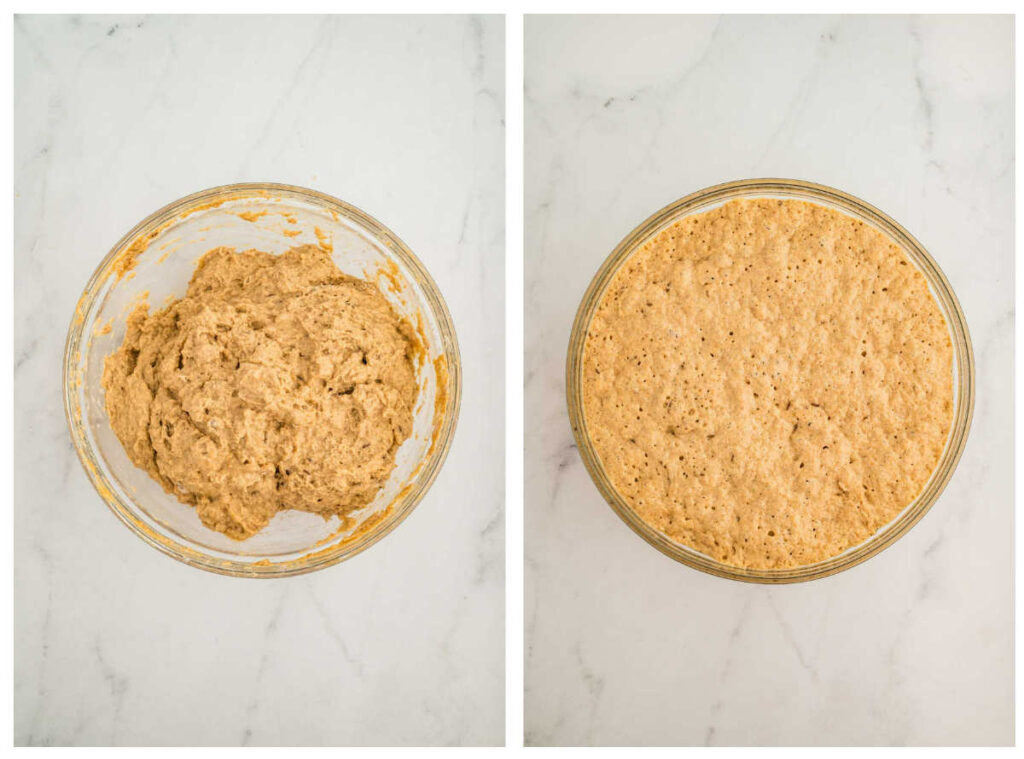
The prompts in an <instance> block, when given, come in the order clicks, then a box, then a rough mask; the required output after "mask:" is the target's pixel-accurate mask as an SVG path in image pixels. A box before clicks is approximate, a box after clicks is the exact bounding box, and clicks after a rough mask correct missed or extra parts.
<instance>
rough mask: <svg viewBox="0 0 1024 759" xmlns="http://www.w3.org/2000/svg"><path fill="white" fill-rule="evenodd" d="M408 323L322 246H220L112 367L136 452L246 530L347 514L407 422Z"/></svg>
mask: <svg viewBox="0 0 1024 759" xmlns="http://www.w3.org/2000/svg"><path fill="white" fill-rule="evenodd" d="M420 350H421V346H420V344H419V341H418V340H417V339H416V336H415V331H414V330H413V329H412V328H411V327H410V325H409V324H408V322H405V321H403V320H401V319H399V317H398V316H397V315H396V314H395V312H394V311H393V310H392V308H391V306H390V305H389V304H388V302H387V300H386V299H385V298H384V296H383V295H382V294H381V292H380V291H379V290H378V289H377V288H376V287H375V286H374V285H372V284H370V283H368V282H364V281H361V280H358V279H355V278H353V277H349V276H346V275H345V274H342V273H341V272H340V271H339V270H338V268H337V267H336V266H335V265H334V263H333V262H332V261H331V258H330V256H329V255H328V254H327V253H326V252H325V251H323V250H321V249H319V248H317V247H314V246H311V245H305V246H301V247H298V248H294V249H292V250H290V251H288V252H287V253H285V254H283V255H281V256H273V255H270V254H268V253H263V252H260V251H256V250H250V251H246V252H244V253H237V252H235V251H234V250H233V249H231V248H215V249H213V250H211V251H210V252H208V253H207V254H206V255H205V256H203V258H202V259H201V260H200V262H199V264H198V266H197V267H196V270H195V273H194V274H193V276H192V280H191V282H190V283H189V287H188V291H187V293H186V295H185V297H184V298H182V299H181V300H177V301H174V302H173V303H171V304H170V305H169V306H167V307H166V308H163V309H161V310H160V311H157V312H155V313H153V314H149V313H148V309H147V308H146V307H145V306H144V305H143V306H140V307H139V308H137V309H136V310H135V312H134V313H133V314H132V315H131V316H130V317H129V319H128V324H127V332H126V335H125V338H124V342H123V344H122V345H121V347H120V348H119V349H118V350H117V351H116V352H114V353H113V354H111V355H110V356H108V357H107V359H106V364H105V366H104V372H103V388H104V390H105V391H106V408H107V413H108V415H109V417H110V423H111V426H112V427H113V429H114V432H115V433H116V434H117V436H118V438H119V439H120V440H121V443H122V444H123V445H124V448H125V450H126V451H127V452H128V455H129V457H130V458H131V460H132V461H133V462H134V463H135V464H136V465H137V466H139V467H141V468H143V469H145V470H146V471H147V472H149V474H150V475H151V476H152V477H153V478H154V479H156V480H157V481H158V482H159V483H160V484H161V485H162V486H163V487H164V489H165V490H167V492H169V493H173V494H174V495H175V496H177V497H178V499H179V500H181V501H183V502H184V503H187V504H191V505H194V506H195V508H196V511H197V512H198V514H199V518H200V519H201V520H202V522H203V524H205V525H206V526H207V527H209V528H211V529H214V530H219V531H220V532H223V533H225V534H226V535H228V536H229V537H232V538H235V539H244V538H247V537H249V536H251V535H253V534H254V533H256V532H257V531H259V530H260V529H262V528H263V527H265V526H266V525H267V523H268V522H269V521H270V519H271V518H272V517H273V516H274V515H275V514H276V513H277V512H278V511H281V510H282V509H299V510H301V511H309V512H313V513H316V514H320V515H322V516H323V517H325V518H327V517H329V516H331V515H335V514H336V515H339V516H344V515H346V514H348V513H349V512H351V511H353V510H355V509H357V508H360V507H362V506H365V505H366V504H368V503H370V502H371V501H372V500H373V498H374V497H375V495H376V493H377V492H378V490H379V489H380V488H381V486H382V485H383V484H384V482H385V481H386V480H387V478H388V476H389V475H390V473H391V471H392V469H393V468H394V466H395V454H396V451H397V450H398V447H399V446H400V445H401V444H402V442H403V441H404V440H405V439H406V438H408V437H409V435H410V433H411V431H412V422H413V406H414V405H415V402H416V396H417V390H418V385H417V381H416V369H415V360H416V357H417V354H418V352H419V351H420Z"/></svg>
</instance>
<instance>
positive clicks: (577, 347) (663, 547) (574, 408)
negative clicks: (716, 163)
mask: <svg viewBox="0 0 1024 759" xmlns="http://www.w3.org/2000/svg"><path fill="white" fill-rule="evenodd" d="M735 198H797V199H800V200H806V201H810V202H812V203H817V204H819V205H823V206H827V207H829V208H833V209H835V210H838V211H841V212H843V213H845V214H848V215H849V216H853V217H854V218H857V219H860V220H862V221H864V222H865V223H867V224H870V225H871V226H873V227H875V228H876V229H878V230H880V231H881V232H882V233H883V234H885V235H886V236H887V237H889V238H890V239H891V240H892V241H893V242H894V243H896V244H897V245H899V246H900V248H901V249H902V250H903V251H904V252H905V253H906V255H907V258H908V259H909V260H910V261H911V263H913V264H914V265H915V266H916V267H917V268H918V269H919V270H920V271H921V272H922V274H924V276H925V277H926V278H927V280H928V286H929V289H930V291H931V293H932V295H933V296H934V298H935V301H936V302H937V303H938V305H939V308H940V309H941V310H942V313H943V315H944V316H945V319H946V324H947V325H948V327H949V333H950V339H951V340H952V343H953V363H954V366H953V377H951V378H950V379H951V381H952V382H953V383H954V389H953V402H954V410H953V423H952V425H951V427H950V433H949V437H948V439H947V441H946V446H945V449H944V450H943V453H942V457H941V458H940V459H939V463H938V465H937V466H936V467H935V470H934V471H933V472H932V475H931V477H930V479H929V480H928V482H927V484H926V485H925V487H924V489H923V490H922V491H921V493H920V494H919V495H918V497H917V498H916V499H915V500H914V501H913V502H912V503H910V504H909V505H908V506H907V507H906V508H904V509H903V511H902V512H900V514H899V515H898V516H897V517H896V518H895V519H893V520H892V521H891V522H889V524H887V525H885V526H884V527H883V528H882V529H880V530H879V531H878V532H876V533H875V534H874V535H873V536H871V537H870V538H868V539H867V540H866V541H864V542H863V543H861V544H859V545H857V546H854V547H852V548H850V549H848V550H846V551H844V552H843V553H841V554H839V555H838V556H834V557H832V558H831V559H827V560H825V561H821V562H817V563H815V564H807V565H803V566H799V567H791V568H788V569H744V568H742V567H735V566H732V565H730V564H725V563H723V562H720V561H717V560H716V559H712V558H711V557H710V556H707V555H706V554H703V553H700V552H699V551H696V550H694V549H693V548H690V547H689V546H685V545H683V544H681V543H677V542H675V541H673V540H671V539H670V538H668V537H666V536H665V535H664V534H662V533H661V532H659V531H657V530H655V529H654V528H653V527H651V526H650V525H648V524H647V523H646V522H644V521H643V520H642V519H641V518H640V517H639V516H637V514H636V513H635V512H634V511H633V509H632V508H631V507H630V506H629V504H628V503H627V502H626V500H625V499H624V498H623V497H622V496H621V495H620V494H619V493H618V492H617V491H616V490H615V488H614V487H613V486H612V484H611V482H610V481H609V479H608V475H607V474H606V472H605V470H604V467H603V466H602V464H601V459H600V457H599V456H598V455H597V453H596V451H595V450H594V446H593V443H592V441H591V439H590V435H589V433H588V431H587V420H586V415H585V414H584V410H583V397H582V395H583V393H582V388H583V382H582V377H583V350H584V345H585V339H586V335H587V331H588V329H589V327H590V321H591V319H592V318H593V315H594V312H595V311H596V310H597V306H598V304H599V303H600V302H601V298H602V297H603V295H604V291H605V288H606V287H607V285H608V283H609V282H610V281H611V280H612V278H613V277H614V276H615V274H616V272H617V271H618V270H619V267H620V266H622V265H623V263H625V261H626V260H627V259H628V258H629V257H630V255H632V253H633V251H634V250H636V249H637V248H638V247H639V246H640V245H642V244H643V243H644V242H646V241H647V240H648V239H650V238H651V237H653V236H654V235H656V234H658V233H659V232H660V231H662V230H663V229H665V228H666V227H667V226H669V225H671V224H674V223H675V222H677V221H679V220H680V219H682V218H684V217H686V216H689V215H691V214H695V213H701V212H703V211H708V210H710V209H712V208H716V207H717V206H720V205H722V204H723V203H726V202H728V201H730V200H733V199H735ZM566 394H567V398H568V403H569V420H570V423H571V424H572V431H573V434H574V435H575V437H576V443H577V447H578V448H579V451H580V455H581V456H582V458H583V463H584V464H585V465H586V467H587V471H588V472H589V473H590V476H591V478H592V479H593V480H594V483H595V484H596V485H597V488H598V490H600V491H601V494H602V495H603V496H604V498H605V500H606V501H608V503H609V505H611V507H612V509H613V510H614V511H615V513H616V514H618V515H619V516H620V517H621V518H622V519H623V520H624V521H625V522H626V524H628V525H629V526H630V527H631V528H633V530H634V531H635V532H636V533H637V534H638V535H640V537H642V538H643V539H644V540H646V541H647V542H648V543H650V544H651V545H652V546H654V547H655V548H657V549H658V550H659V551H661V552H662V553H664V554H666V555H668V556H670V557H671V558H673V559H675V560H676V561H680V562H682V563H683V564H687V565H689V566H691V567H694V568H695V569H700V570H702V571H704V572H708V573H710V574H713V575H718V576H719V577H726V578H729V579H733V580H743V581H746V582H762V583H784V582H800V581H805V580H814V579H817V578H820V577H827V576H829V575H833V574H835V573H836V572H841V571H842V570H844V569H849V568H850V567H852V566H855V565H856V564H859V563H861V562H862V561H865V560H866V559H869V558H870V557H872V556H874V555H875V554H877V553H878V552H879V551H881V550H883V549H884V548H887V547H888V546H890V545H892V544H893V543H894V542H895V541H896V540H898V539H899V538H900V537H902V536H903V535H905V534H906V533H907V531H908V530H910V528H911V527H913V526H914V525H915V524H917V522H918V521H919V520H920V519H921V517H923V516H924V515H925V513H927V511H928V509H930V508H931V506H932V504H934V503H935V501H936V500H937V499H938V497H939V495H940V494H941V493H942V490H943V488H945V486H946V483H948V482H949V479H950V477H952V475H953V470H954V469H956V465H957V462H959V460H960V455H961V454H962V453H963V450H964V445H965V444H966V442H967V433H968V431H969V429H970V426H971V416H972V414H973V411H974V354H973V351H972V348H971V338H970V335H969V334H968V331H967V321H966V319H965V318H964V314H963V311H961V309H960V304H959V303H958V302H957V299H956V296H955V295H954V294H953V289H952V288H951V287H950V285H949V282H948V281H947V280H946V277H945V275H944V274H943V273H942V270H941V269H939V266H938V264H936V263H935V261H934V259H932V257H931V256H930V255H929V254H928V251H926V250H925V249H924V247H923V246H922V245H921V243H919V242H918V241H917V240H915V239H914V238H913V237H912V236H911V235H910V233H908V232H907V231H906V230H905V229H903V227H901V226H900V225H899V224H897V223H896V222H895V221H893V220H892V219H891V218H889V217H888V216H886V215H885V214H884V213H882V212H881V211H879V210H878V209H877V208H874V207H873V206H871V205H870V204H868V203H865V202H864V201H863V200H860V199H858V198H855V197H853V196H852V195H848V194H847V193H845V192H841V191H839V190H834V189H832V188H830V187H825V186H823V185H818V184H813V183H811V182H803V181H799V180H793V179H747V180H740V181H737V182H729V183H726V184H720V185H715V186H714V187H709V188H707V189H704V190H700V191H698V192H695V193H693V194H692V195H687V196H686V197H685V198H682V199H681V200H677V201H676V202H675V203H672V204H671V205H668V206H666V207H665V208H663V209H661V210H660V211H658V212H657V213H655V214H654V215H653V216H651V217H650V218H648V219H647V220H646V221H644V222H643V223H641V224H640V225H639V226H638V227H636V229H634V230H633V231H632V232H630V233H629V234H628V235H627V236H626V238H625V239H624V240H623V241H622V242H620V243H619V244H618V246H617V247H616V248H615V250H614V251H612V254H611V255H610V256H608V258H607V259H605V262H604V263H603V264H602V265H601V268H600V269H599V270H598V272H597V274H596V275H595V276H594V279H593V280H592V281H591V283H590V286H589V287H588V288H587V291H586V293H585V294H584V296H583V302H582V303H581V304H580V307H579V310H578V311H577V313H576V321H575V323H574V324H573V328H572V334H571V336H570V338H569V354H568V360H567V362H566Z"/></svg>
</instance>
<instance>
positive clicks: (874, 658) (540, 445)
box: [524, 16, 1014, 745]
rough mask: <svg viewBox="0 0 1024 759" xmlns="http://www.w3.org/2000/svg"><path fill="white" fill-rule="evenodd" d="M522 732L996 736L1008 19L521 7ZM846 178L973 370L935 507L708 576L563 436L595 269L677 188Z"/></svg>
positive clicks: (1006, 531)
mask: <svg viewBox="0 0 1024 759" xmlns="http://www.w3.org/2000/svg"><path fill="white" fill-rule="evenodd" d="M525 34H526V48H525V51H526V52H525V59H526V91H525V103H526V106H525V107H526V125H525V135H526V159H525V181H526V197H525V205H524V213H525V220H526V238H525V244H526V251H525V256H526V274H525V313H526V328H525V341H526V379H525V381H526V386H525V392H526V398H525V403H526V419H527V425H526V447H527V452H526V459H525V466H526V484H525V499H526V505H525V509H526V527H525V533H526V558H525V561H526V571H527V576H526V609H525V623H526V661H525V678H526V707H525V724H526V740H527V743H528V744H539V745H551V744H698V745H700V744H783V745H786V744H835V745H844V744H947V743H948V744H1008V743H1011V742H1012V741H1013V671H1014V670H1013V667H1014V653H1013V424H1012V418H1013V413H1012V409H1013V330H1014V296H1013V260H1014V259H1013V187H1014V185H1013V180H1014V148H1013V136H1014V127H1013V21H1012V19H1011V18H1010V17H972V18H957V17H933V18H914V19H910V18H906V17H895V16H893V17H846V18H843V17H799V16H785V17H775V18H759V17H724V18H714V17H674V18H658V17H649V16H648V17H603V18H602V17H589V18H570V17H528V18H527V19H526V25H525ZM762 176H763V177H769V176H781V177H795V178H803V179H809V180H812V181H817V182H820V183H822V184H827V185H831V186H833V187H838V188H842V189H844V190H846V191H848V192H850V193H852V194H854V195H857V196H859V197H861V198H864V199H865V200H867V201H868V202H870V203H873V204H874V205H876V206H878V207H879V208H881V209H883V210H885V211H886V212H887V213H889V214H890V215H891V216H893V217H894V218H895V219H897V220H898V221H900V222H901V223H902V224H903V225H904V226H906V227H907V228H908V229H909V230H910V231H911V232H912V233H913V234H914V235H915V236H916V237H917V238H918V239H919V240H921V241H922V242H923V243H924V244H925V246H926V247H927V248H928V249H929V250H930V252H931V253H932V255H933V256H934V257H935V259H936V260H937V261H938V262H939V264H940V265H941V267H942V268H943V270H944V271H945V273H946V275H947V276H948V277H949V279H950V281H951V282H952V284H953V287H954V289H955V291H956V293H957V295H958V296H959V299H960V302H961V304H962V306H963V309H964V311H965V313H966V315H967V320H968V323H969V326H970V330H971V335H972V338H973V343H974V350H975V354H976V359H977V405H976V409H975V416H974V425H973V429H972V431H971V435H970V440H969V442H968V444H967V449H966V451H965V453H964V456H963V459H962V461H961V463H960V465H959V469H958V470H957V472H956V474H955V476H954V478H953V480H952V482H951V483H950V484H949V486H948V487H947V488H946V491H945V492H944V494H943V495H942V497H941V498H940V499H939V501H938V503H937V504H936V505H935V506H934V508H933V509H932V510H931V511H930V513H929V514H928V515H927V516H926V517H925V518H924V519H923V520H922V521H921V522H920V523H919V524H918V525H917V526H916V527H915V528H914V529H913V530H912V531H911V532H910V533H909V534H908V535H907V536H906V537H904V538H903V539H902V540H900V541H899V542H898V543H897V544H896V545H895V546H893V547H891V548H889V549H888V550H886V551H884V552H883V553H882V554H880V555H878V556H877V557H875V558H873V559H871V560H870V561H868V562H867V563H865V564H862V565H860V566H859V567H856V568H854V569H852V570H849V571H847V572H844V573H842V574H839V575H836V576H834V577H831V578H828V579H825V580H820V581H817V582H813V583H809V584H800V585H793V586H779V587H765V586H756V585H745V584H741V583H735V582H730V581H727V580H722V579H718V578H715V577H711V576H708V575H704V574H702V573H700V572H697V571H695V570H692V569H690V568H688V567H685V566H683V565H681V564H677V563H675V562H673V561H672V560H670V559H668V558H666V557H665V556H663V555H661V554H660V553H658V552H657V551H655V550H654V549H652V548H651V547H649V546H648V545H647V544H646V543H644V542H643V541H642V540H640V539H639V538H638V537H636V536H635V535H634V534H633V533H632V532H631V530H630V529H629V528H628V527H627V526H626V525H625V524H624V523H623V522H621V521H620V520H619V518H618V517H617V516H616V515H615V514H614V513H613V512H612V511H611V509H610V508H608V507H607V506H606V505H605V503H604V501H603V500H602V498H601V496H600V495H599V493H598V491H597V489H596V488H595V487H594V485H593V484H592V483H591V481H590V479H589V477H588V476H587V473H586V471H585V469H584V467H583V464H582V462H581V461H580V458H579V455H578V454H577V451H576V449H575V447H574V445H573V439H572V434H571V431H570V428H569V423H568V419H567V413H566V407H565V400H564V362H565V350H566V346H567V344H568V339H569V331H570V327H571V324H572V320H573V317H574V315H575V310H576V308H577V306H578V304H579V300H580V298H581V297H582V295H583V291H584V289H585V288H586V286H587V284H588V283H589V281H590V279H591V277H592V276H593V274H594V273H595V272H596V270H597V268H598V266H599V265H600V263H601V262H602V260H603V259H604V258H605V256H606V255H607V254H608V253H609V252H610V251H611V250H612V248H613V247H614V246H615V245H616V243H618V241H619V240H620V239H621V238H622V237H624V236H625V235H626V234H627V233H628V232H629V231H630V230H631V229H632V228H633V227H634V226H635V225H636V224H637V223H639V222H640V221H641V220H643V219H644V218H646V217H647V216H648V215H649V214H650V213H652V212H653V211H655V210H657V209H658V208H661V207H662V206H664V205H666V204H667V203H669V202H671V201H673V200H675V199H677V198H680V197H682V196H684V195H686V194H688V193H690V192H692V191H694V190H697V189H700V188H702V187H706V186H709V185H713V184H717V183H719V182H724V181H728V180H732V179H741V178H746V177H762Z"/></svg>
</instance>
